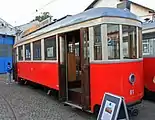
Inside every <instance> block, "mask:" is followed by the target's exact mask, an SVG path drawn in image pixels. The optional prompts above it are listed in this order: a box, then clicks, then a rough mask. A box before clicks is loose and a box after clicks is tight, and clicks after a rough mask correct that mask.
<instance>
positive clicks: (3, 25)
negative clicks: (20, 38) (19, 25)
mask: <svg viewBox="0 0 155 120" xmlns="http://www.w3.org/2000/svg"><path fill="white" fill-rule="evenodd" d="M0 34H2V35H9V36H15V34H16V30H15V28H14V27H13V26H12V25H10V24H9V23H7V22H6V21H4V20H3V19H1V18H0Z"/></svg>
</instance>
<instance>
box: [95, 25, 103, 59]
mask: <svg viewBox="0 0 155 120" xmlns="http://www.w3.org/2000/svg"><path fill="white" fill-rule="evenodd" d="M94 60H102V42H101V25H98V26H95V27H94Z"/></svg>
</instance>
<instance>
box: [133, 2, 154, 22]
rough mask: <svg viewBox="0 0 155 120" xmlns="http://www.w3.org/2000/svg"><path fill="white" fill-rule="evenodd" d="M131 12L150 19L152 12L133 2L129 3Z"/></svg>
mask: <svg viewBox="0 0 155 120" xmlns="http://www.w3.org/2000/svg"><path fill="white" fill-rule="evenodd" d="M131 12H132V13H134V14H136V15H137V16H139V17H141V18H143V19H145V18H151V19H152V14H151V13H149V10H148V9H146V8H144V7H141V6H138V5H135V4H131Z"/></svg>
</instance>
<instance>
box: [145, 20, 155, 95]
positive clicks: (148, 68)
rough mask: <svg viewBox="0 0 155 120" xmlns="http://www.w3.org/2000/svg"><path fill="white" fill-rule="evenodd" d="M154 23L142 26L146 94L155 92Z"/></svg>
mask: <svg viewBox="0 0 155 120" xmlns="http://www.w3.org/2000/svg"><path fill="white" fill-rule="evenodd" d="M154 46H155V22H149V23H144V24H143V57H144V81H145V83H144V84H145V88H146V90H147V93H148V92H155V47H154Z"/></svg>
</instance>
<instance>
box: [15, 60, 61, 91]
mask: <svg viewBox="0 0 155 120" xmlns="http://www.w3.org/2000/svg"><path fill="white" fill-rule="evenodd" d="M17 67H18V76H19V77H21V78H24V79H27V80H30V81H33V82H36V83H39V84H42V85H45V86H47V87H50V88H53V89H56V90H58V89H59V82H58V80H59V79H58V64H57V63H45V62H19V63H17Z"/></svg>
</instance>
